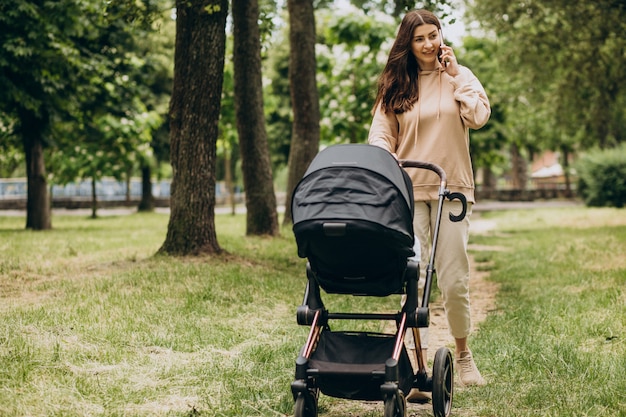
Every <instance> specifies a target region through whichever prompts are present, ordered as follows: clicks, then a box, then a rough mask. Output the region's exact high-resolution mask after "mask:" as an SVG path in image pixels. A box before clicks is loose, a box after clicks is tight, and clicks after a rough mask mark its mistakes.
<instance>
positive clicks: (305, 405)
mask: <svg viewBox="0 0 626 417" xmlns="http://www.w3.org/2000/svg"><path fill="white" fill-rule="evenodd" d="M293 415H294V417H317V404H316V401H315V397H314V396H313V394H311V393H307V394H305V393H302V392H300V393H298V396H297V397H296V405H295V407H294V413H293Z"/></svg>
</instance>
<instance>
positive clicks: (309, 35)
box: [283, 0, 320, 225]
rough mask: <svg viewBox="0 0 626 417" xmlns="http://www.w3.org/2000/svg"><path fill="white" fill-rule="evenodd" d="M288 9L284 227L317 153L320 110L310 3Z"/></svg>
mask: <svg viewBox="0 0 626 417" xmlns="http://www.w3.org/2000/svg"><path fill="white" fill-rule="evenodd" d="M287 6H288V9H289V44H290V51H291V52H290V55H289V84H290V89H291V103H292V108H293V128H292V137H291V149H290V151H289V168H288V174H287V195H286V200H285V205H286V207H285V218H284V220H283V223H284V224H285V225H288V224H291V223H292V217H291V196H292V194H293V189H294V188H295V187H296V185H297V184H298V181H300V179H302V176H303V175H304V172H305V171H306V169H307V168H308V167H309V164H310V163H311V161H312V160H313V158H314V157H315V155H316V154H317V152H318V150H319V141H320V126H319V121H320V107H319V96H318V92H317V84H316V79H315V75H316V68H317V65H316V60H315V15H314V14H313V1H312V0H288V1H287Z"/></svg>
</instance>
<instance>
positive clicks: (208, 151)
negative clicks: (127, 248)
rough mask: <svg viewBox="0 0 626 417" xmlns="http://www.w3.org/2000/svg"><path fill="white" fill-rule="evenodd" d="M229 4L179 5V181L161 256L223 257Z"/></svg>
mask: <svg viewBox="0 0 626 417" xmlns="http://www.w3.org/2000/svg"><path fill="white" fill-rule="evenodd" d="M227 15H228V1H227V0H177V1H176V46H175V53H174V85H173V89H172V98H171V103H170V113H169V115H170V132H171V133H170V139H171V144H170V153H171V162H172V169H173V178H172V185H171V197H170V210H171V211H170V219H169V223H168V230H167V236H166V238H165V242H164V243H163V245H162V246H161V248H160V249H159V252H160V253H167V254H174V255H191V254H193V255H198V254H202V253H220V252H221V251H222V249H221V248H220V246H219V243H218V241H217V236H216V233H215V213H214V209H215V168H216V167H215V163H216V143H217V138H218V121H219V116H220V103H221V101H220V100H221V95H222V83H223V77H224V56H225V51H226V17H227Z"/></svg>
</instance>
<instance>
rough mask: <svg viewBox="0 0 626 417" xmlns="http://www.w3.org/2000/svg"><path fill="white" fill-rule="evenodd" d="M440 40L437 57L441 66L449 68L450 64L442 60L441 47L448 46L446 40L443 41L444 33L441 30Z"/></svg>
mask: <svg viewBox="0 0 626 417" xmlns="http://www.w3.org/2000/svg"><path fill="white" fill-rule="evenodd" d="M439 40H440V45H439V55H438V56H437V57H438V58H439V62H440V63H441V65H443V66H444V67H446V66H448V63H447V62H444V61H443V59H442V58H441V47H442V46H445V45H446V44H445V42H444V40H443V32H442V31H441V29H439Z"/></svg>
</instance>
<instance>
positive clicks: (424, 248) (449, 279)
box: [407, 200, 472, 348]
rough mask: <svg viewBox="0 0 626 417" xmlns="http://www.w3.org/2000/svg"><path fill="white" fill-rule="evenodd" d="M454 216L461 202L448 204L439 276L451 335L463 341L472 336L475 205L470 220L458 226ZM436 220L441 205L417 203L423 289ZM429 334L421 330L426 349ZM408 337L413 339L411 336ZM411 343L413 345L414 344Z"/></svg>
mask: <svg viewBox="0 0 626 417" xmlns="http://www.w3.org/2000/svg"><path fill="white" fill-rule="evenodd" d="M450 212H452V213H453V214H459V213H460V212H461V203H460V202H459V201H447V200H446V201H444V204H443V212H442V215H441V223H440V225H439V237H438V243H437V252H436V254H435V271H436V274H435V275H436V278H437V286H438V287H439V290H440V291H441V295H442V299H443V306H444V308H445V311H446V317H447V319H448V326H449V329H450V334H451V335H452V337H454V338H455V339H461V338H464V337H467V336H469V334H470V332H471V328H472V324H471V319H470V299H469V258H468V256H467V244H468V240H469V225H470V222H469V217H470V215H471V213H472V204H471V203H468V207H467V216H466V217H465V219H463V220H462V221H460V222H458V223H454V222H452V221H450V218H449V217H448V213H450ZM436 217H437V201H426V202H424V201H416V202H415V216H414V218H413V227H414V229H415V238H416V239H417V240H418V241H419V243H420V248H421V260H420V286H423V282H424V280H425V279H426V278H425V277H426V269H427V266H428V262H429V260H430V255H431V242H432V233H433V232H434V227H435V220H436ZM420 301H421V296H420ZM427 330H428V329H420V331H421V333H420V338H421V342H422V347H423V348H427V346H428V333H427ZM408 334H409V335H410V332H408ZM410 339H412V337H410ZM407 342H409V344H410V343H411V342H412V340H409V341H407Z"/></svg>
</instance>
